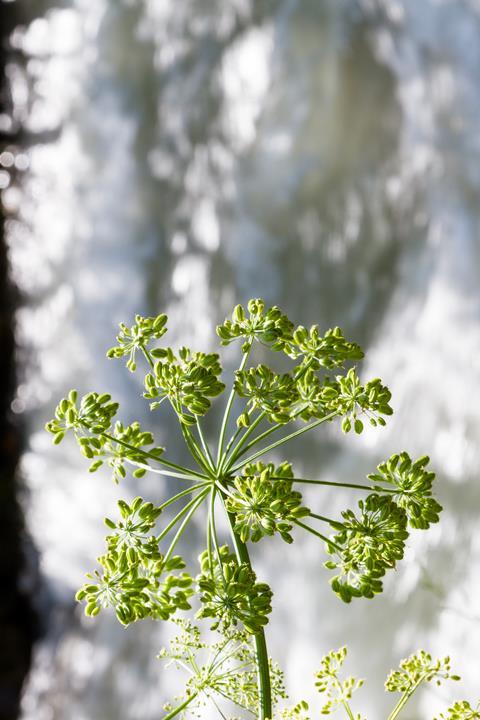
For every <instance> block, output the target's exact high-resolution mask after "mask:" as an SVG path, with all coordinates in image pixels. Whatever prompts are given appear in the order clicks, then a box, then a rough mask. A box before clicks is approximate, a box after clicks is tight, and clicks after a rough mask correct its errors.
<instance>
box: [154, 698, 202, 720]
mask: <svg viewBox="0 0 480 720" xmlns="http://www.w3.org/2000/svg"><path fill="white" fill-rule="evenodd" d="M197 695H198V692H196V693H193V695H189V697H188V698H187V699H186V700H184V702H183V703H182V704H181V705H178V706H177V707H176V708H174V709H173V710H171V711H170V712H169V713H167V715H164V716H163V720H171V719H172V718H174V717H175V716H176V715H178V714H179V713H181V712H182V710H185V708H186V707H187V706H188V705H190V703H191V702H192V700H195V698H196V697H197Z"/></svg>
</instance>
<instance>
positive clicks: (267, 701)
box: [227, 512, 272, 720]
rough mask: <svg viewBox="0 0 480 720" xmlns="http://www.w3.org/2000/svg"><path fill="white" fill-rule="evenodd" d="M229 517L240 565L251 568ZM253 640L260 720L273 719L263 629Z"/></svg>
mask: <svg viewBox="0 0 480 720" xmlns="http://www.w3.org/2000/svg"><path fill="white" fill-rule="evenodd" d="M227 517H228V522H229V525H230V533H231V535H232V541H233V546H234V548H235V554H236V556H237V560H238V562H239V563H244V564H245V565H248V566H249V567H250V568H251V567H252V564H251V562H250V556H249V554H248V549H247V546H246V545H245V543H244V542H242V541H241V540H240V538H239V536H238V535H237V533H236V532H235V529H234V528H235V518H234V516H233V515H232V514H231V513H228V512H227ZM253 639H254V642H255V654H256V658H257V682H258V695H259V708H258V720H266V718H271V717H272V690H271V683H270V666H269V662H268V652H267V643H266V641H265V632H264V630H263V628H262V629H261V630H260V631H259V632H258V633H256V635H254V636H253Z"/></svg>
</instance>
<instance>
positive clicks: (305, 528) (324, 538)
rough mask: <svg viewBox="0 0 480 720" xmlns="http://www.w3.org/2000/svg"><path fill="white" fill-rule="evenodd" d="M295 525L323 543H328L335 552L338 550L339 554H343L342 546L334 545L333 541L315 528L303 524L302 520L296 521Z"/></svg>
mask: <svg viewBox="0 0 480 720" xmlns="http://www.w3.org/2000/svg"><path fill="white" fill-rule="evenodd" d="M293 522H294V523H295V525H298V526H299V527H301V528H303V529H304V530H307V532H309V533H311V534H312V535H316V537H318V538H320V540H323V542H326V543H328V544H329V545H331V546H332V547H334V548H335V550H338V552H342V548H341V547H340V545H337V543H334V542H333V540H330V539H329V538H328V537H326V536H325V535H322V533H319V532H317V531H316V530H314V529H313V528H311V527H310V526H309V525H305V523H303V522H301V521H300V520H294V521H293Z"/></svg>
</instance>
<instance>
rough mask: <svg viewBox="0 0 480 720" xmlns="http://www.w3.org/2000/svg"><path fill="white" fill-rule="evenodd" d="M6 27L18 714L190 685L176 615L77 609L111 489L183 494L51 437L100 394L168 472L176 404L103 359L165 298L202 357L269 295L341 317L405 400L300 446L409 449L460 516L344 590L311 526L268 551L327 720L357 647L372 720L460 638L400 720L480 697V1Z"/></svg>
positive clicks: (261, 558) (318, 314)
mask: <svg viewBox="0 0 480 720" xmlns="http://www.w3.org/2000/svg"><path fill="white" fill-rule="evenodd" d="M0 13H1V36H2V38H1V39H2V43H1V65H2V68H1V70H2V78H1V83H2V87H1V101H2V107H1V109H0V141H1V148H0V166H1V167H0V188H1V199H2V213H3V215H2V232H3V235H2V240H1V243H2V244H1V252H0V274H1V279H0V283H1V293H0V302H1V308H0V335H1V337H0V342H1V364H2V373H1V380H0V382H1V403H0V412H1V418H0V428H1V443H0V453H1V460H2V471H1V497H2V507H1V510H0V514H1V518H0V519H1V532H2V536H3V537H2V550H1V555H0V560H1V563H0V564H1V568H0V574H1V582H2V587H1V591H0V630H1V641H0V642H1V645H2V650H3V652H4V659H3V660H2V662H1V664H0V684H1V689H0V717H1V718H2V720H5V719H6V720H14V718H16V717H17V716H18V717H21V718H23V719H24V720H67V719H68V720H114V719H115V720H137V719H138V720H139V719H140V718H141V719H142V720H153V719H154V718H159V717H160V716H161V705H162V703H163V702H165V701H166V700H167V699H169V698H170V697H171V695H172V688H173V687H174V684H175V682H176V678H175V673H172V672H170V673H169V674H167V672H166V671H165V670H164V669H163V667H162V666H161V664H160V663H159V661H158V660H156V659H155V656H156V654H157V652H158V650H159V648H160V647H161V645H162V644H163V642H164V641H165V638H166V635H165V633H166V631H165V629H164V628H163V627H162V626H161V624H153V623H152V624H150V623H148V622H143V623H140V624H138V625H134V626H131V627H129V628H128V629H124V628H122V627H121V626H119V625H118V623H117V622H116V621H115V619H114V618H113V617H112V616H111V615H109V614H108V613H103V614H102V615H101V616H100V617H98V618H96V619H95V620H93V621H91V620H87V619H85V618H84V617H82V610H81V608H79V607H75V602H74V600H73V595H74V592H75V590H76V589H77V588H78V587H79V586H80V584H81V583H82V582H83V577H84V573H85V572H86V571H88V570H90V569H91V568H92V567H93V564H94V558H95V557H96V555H98V554H100V552H102V548H103V537H104V528H103V523H102V518H103V517H104V515H105V514H107V513H109V512H111V510H112V506H113V504H114V502H115V500H116V499H117V498H118V497H124V498H126V499H128V498H129V497H133V496H134V495H136V494H139V493H142V495H144V496H147V497H149V498H151V499H152V500H154V501H155V500H156V501H158V500H160V499H161V498H162V497H165V494H166V492H167V488H166V487H165V485H164V484H162V483H159V482H158V481H157V480H155V481H154V482H152V481H150V480H148V479H143V480H141V481H132V480H128V481H126V482H125V483H124V484H123V486H121V487H120V488H119V487H115V486H113V485H112V484H111V482H110V480H109V478H108V476H107V473H106V472H105V474H103V475H102V472H101V471H100V472H99V473H97V474H96V475H94V476H91V475H88V473H87V465H86V463H85V461H84V460H83V459H82V458H81V457H80V456H79V454H78V452H77V451H76V448H74V447H73V445H72V444H69V443H68V442H65V443H63V444H62V445H61V446H60V447H59V448H55V449H52V447H51V443H50V439H49V437H47V436H46V433H45V432H44V431H43V425H44V422H45V421H46V420H47V419H49V418H50V417H51V415H52V413H53V409H54V406H55V404H56V401H57V399H58V398H59V397H60V396H61V395H62V394H63V393H64V392H65V391H66V390H68V389H69V388H71V387H77V388H78V389H79V390H80V391H82V392H85V391H87V390H90V389H96V390H100V391H109V392H111V393H112V394H113V395H114V396H115V397H116V398H117V399H119V400H120V402H121V403H122V407H123V414H124V418H125V420H127V421H132V420H133V419H136V418H138V419H140V420H142V421H143V422H144V423H145V424H146V425H147V426H150V427H151V428H152V429H153V430H154V431H155V432H156V433H157V436H158V439H159V442H160V443H161V444H162V445H167V447H168V448H169V454H170V457H176V459H179V460H181V459H182V448H181V447H180V445H178V441H177V440H176V437H175V432H174V431H175V427H174V424H173V423H172V422H171V418H169V417H168V416H167V415H166V414H165V415H162V414H161V413H160V414H157V413H156V414H152V415H150V413H149V410H148V406H147V404H146V403H145V401H143V400H142V398H141V379H140V378H136V377H132V376H131V375H130V374H129V373H128V372H127V371H126V370H125V369H124V368H123V366H122V364H121V363H112V362H109V361H107V360H106V359H105V350H106V348H108V347H109V346H111V345H112V342H113V338H114V335H115V329H116V326H117V323H118V322H120V321H125V322H127V323H130V322H131V321H132V319H133V315H134V313H135V312H140V313H143V314H157V313H158V312H160V311H165V312H167V313H168V314H169V316H170V322H169V327H170V341H171V342H174V343H177V342H178V343H180V342H181V343H188V344H189V345H192V346H193V347H194V348H197V349H202V350H206V349H210V348H214V347H216V341H215V335H214V326H215V324H216V323H218V322H220V321H222V320H223V318H224V317H225V315H226V314H227V313H228V312H229V311H231V308H232V307H233V306H234V305H235V304H236V303H237V302H245V301H246V300H247V299H248V298H249V297H252V296H253V297H255V296H262V297H264V298H265V299H266V300H267V302H269V303H271V304H278V305H280V307H282V309H284V310H285V312H287V313H288V315H289V316H290V317H291V318H292V319H293V320H294V321H295V322H297V323H304V324H310V323H313V322H317V323H319V324H320V326H321V327H322V328H327V327H329V326H331V325H340V326H341V327H342V328H343V330H344V332H345V334H346V335H347V337H349V338H351V339H353V340H356V341H357V342H359V343H360V344H362V346H363V347H364V348H365V350H366V352H367V357H366V360H365V362H364V363H363V369H362V374H363V376H364V377H376V376H380V377H381V378H382V379H383V381H384V382H385V383H386V384H388V385H389V387H390V388H391V390H392V392H393V405H394V408H395V411H396V412H395V415H394V417H393V419H392V420H391V421H390V422H389V424H388V427H387V428H385V429H381V428H380V429H377V430H373V429H372V431H371V432H370V431H369V432H366V433H364V435H362V436H361V437H351V436H347V437H345V436H343V435H342V434H341V432H340V429H339V427H331V428H329V429H328V430H327V431H325V430H324V429H323V428H322V429H321V430H322V431H321V432H319V433H318V434H316V435H314V436H313V437H308V439H306V440H305V439H302V440H301V441H298V442H297V443H296V444H295V445H294V446H292V451H291V452H292V458H293V460H294V463H295V467H296V469H297V471H298V473H299V475H300V476H302V475H303V476H304V477H317V478H323V479H330V480H337V481H339V480H344V481H349V482H359V481H360V482H361V479H362V478H363V477H364V475H365V474H366V473H367V472H371V471H373V469H374V468H375V465H376V464H377V462H379V461H380V460H382V459H383V458H385V457H387V456H389V455H390V454H391V453H392V452H394V451H400V450H404V449H405V450H407V451H408V452H409V453H410V454H411V455H414V456H420V455H422V454H425V453H428V454H430V455H431V457H432V461H433V465H434V467H435V469H436V470H437V472H438V483H437V496H438V498H439V499H440V501H441V503H442V504H443V505H444V507H445V511H444V513H443V516H442V520H441V523H440V525H438V526H437V527H434V528H433V529H431V530H430V531H429V532H428V533H421V532H417V533H414V535H413V536H412V538H411V540H410V541H409V543H408V552H407V559H406V561H404V562H403V563H401V564H400V565H399V568H398V570H397V572H396V573H392V577H390V578H388V580H387V582H386V590H385V592H384V594H383V595H382V596H379V597H377V598H376V599H375V600H373V601H366V600H358V601H356V602H353V603H352V605H351V606H345V605H343V604H342V603H341V602H340V601H339V600H338V599H337V598H336V597H335V596H334V595H333V593H332V592H331V590H330V589H329V586H328V579H329V573H328V571H326V570H324V569H323V567H322V563H323V560H324V551H323V548H322V547H320V544H319V543H318V542H316V540H315V538H313V537H312V538H310V537H303V536H299V537H298V541H297V542H296V543H295V545H294V546H293V547H292V548H288V552H285V546H284V545H283V544H282V542H281V541H279V542H276V541H273V540H272V541H264V542H263V543H261V546H260V547H256V549H255V550H256V551H255V553H254V554H255V563H256V566H257V567H258V568H259V575H261V576H262V577H264V578H265V579H266V580H267V581H268V582H270V583H271V585H272V587H273V590H274V592H275V605H274V612H273V614H272V616H271V617H272V619H271V622H270V624H269V626H268V630H267V636H268V641H269V644H270V649H271V652H272V654H273V655H274V657H276V658H277V659H279V660H281V662H282V665H283V667H284V669H285V671H286V677H287V687H288V690H289V692H290V695H291V698H292V701H296V700H298V699H300V698H302V697H305V698H306V699H308V700H311V701H312V703H313V705H314V707H318V703H317V705H315V703H316V702H317V701H316V700H315V698H314V693H313V672H314V670H315V669H316V666H317V665H318V662H319V659H320V657H321V656H322V655H323V654H324V653H325V652H327V651H328V650H329V649H331V648H336V647H339V646H341V645H343V644H346V643H348V645H349V648H350V664H349V670H350V671H351V672H353V673H356V674H361V675H362V676H364V677H365V678H367V681H368V682H367V685H366V688H365V689H363V690H362V691H361V693H359V695H358V701H357V705H356V707H357V708H358V711H360V710H362V712H364V713H369V718H371V719H372V720H375V719H376V718H381V717H384V715H385V713H386V709H387V708H391V707H392V699H391V698H390V697H388V696H387V695H386V694H385V693H384V692H383V688H382V684H383V680H384V677H385V675H386V673H387V671H388V670H389V669H390V668H391V667H394V666H396V665H397V663H398V661H399V660H400V658H402V657H404V656H405V655H407V654H410V653H411V652H414V651H415V650H417V649H418V648H419V647H424V648H425V649H427V650H429V651H431V652H432V653H438V654H446V653H450V655H451V656H452V662H453V665H454V667H455V668H456V670H458V672H459V673H460V674H461V675H462V677H463V683H462V687H461V688H459V687H458V684H451V685H446V686H442V687H440V688H437V687H434V688H429V689H427V690H424V691H423V692H422V693H421V694H420V695H419V697H418V700H417V701H416V704H415V703H414V704H412V706H411V710H410V715H409V716H408V717H410V718H411V720H420V718H424V719H428V718H431V717H433V715H434V714H435V713H438V712H439V711H440V710H441V709H446V707H447V705H448V703H449V702H450V701H451V700H453V699H459V698H463V697H465V698H468V699H470V700H471V701H473V700H476V698H477V696H478V695H479V694H480V692H479V688H480V653H479V647H480V611H479V604H478V597H479V592H480V570H479V564H480V533H479V532H478V515H479V509H480V489H479V477H478V465H479V459H480V452H479V446H478V440H479V437H480V409H479V401H480V392H479V379H480V241H479V230H480V227H479V226H480V205H479V192H480V86H479V70H480V1H479V0H421V1H419V0H256V1H254V0H182V1H180V0H95V2H91V1H89V0H63V2H61V1H60V0H16V1H12V0H10V1H9V2H7V1H6V0H0ZM14 339H15V345H14ZM234 355H235V353H234V352H230V351H229V352H227V353H226V354H225V365H226V367H227V370H228V371H230V372H231V371H232V370H233V368H234V365H235V364H236V357H235V356H234ZM214 419H215V418H214ZM210 430H212V428H210ZM319 492H321V493H322V495H321V498H319V495H318V494H319ZM315 494H316V497H317V500H312V497H313V495H315ZM306 495H307V497H308V498H309V499H310V500H311V501H312V502H315V503H316V504H317V506H318V505H319V503H322V504H323V503H324V504H325V505H327V504H328V505H330V506H333V508H334V511H337V512H338V511H339V510H340V509H342V508H343V507H345V506H347V505H350V506H352V505H353V504H354V502H356V498H355V496H353V495H349V494H348V493H347V492H346V493H340V494H339V493H329V492H327V491H325V490H321V491H320V490H315V491H314V492H313V493H308V492H307V493H306ZM329 514H331V513H329ZM197 540H198V538H195V537H193V534H192V536H191V538H190V540H189V542H190V544H191V546H192V548H191V549H189V548H188V547H185V548H184V551H185V553H186V554H188V553H189V552H190V556H191V557H192V559H193V557H194V555H195V554H196V549H195V543H196V542H197ZM22 686H23V691H22V694H21V696H20V689H21V688H22Z"/></svg>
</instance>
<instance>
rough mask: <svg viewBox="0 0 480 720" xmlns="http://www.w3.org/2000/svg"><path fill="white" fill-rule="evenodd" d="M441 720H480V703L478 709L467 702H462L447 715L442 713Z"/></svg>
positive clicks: (454, 706)
mask: <svg viewBox="0 0 480 720" xmlns="http://www.w3.org/2000/svg"><path fill="white" fill-rule="evenodd" d="M440 720H480V703H478V705H477V707H476V709H475V708H473V707H472V706H471V705H470V703H469V702H467V700H461V701H460V702H456V703H454V705H452V707H450V708H448V710H447V715H444V714H443V713H440Z"/></svg>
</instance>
